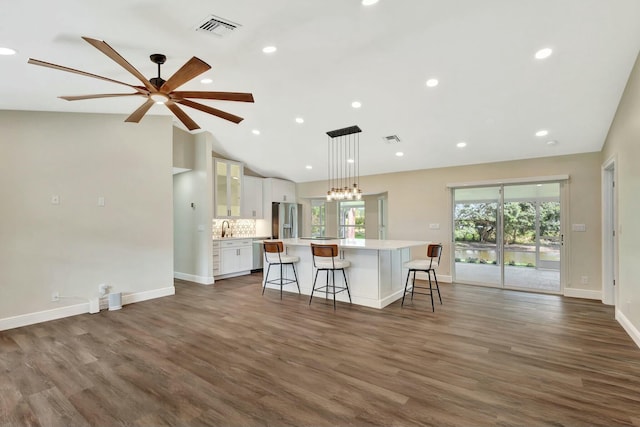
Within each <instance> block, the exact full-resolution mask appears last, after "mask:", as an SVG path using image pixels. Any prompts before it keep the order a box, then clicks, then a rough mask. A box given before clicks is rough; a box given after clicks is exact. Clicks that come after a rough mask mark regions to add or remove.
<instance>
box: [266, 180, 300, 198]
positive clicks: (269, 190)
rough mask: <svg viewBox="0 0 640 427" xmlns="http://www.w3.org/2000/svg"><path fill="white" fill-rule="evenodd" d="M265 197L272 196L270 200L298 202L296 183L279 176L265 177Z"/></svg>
mask: <svg viewBox="0 0 640 427" xmlns="http://www.w3.org/2000/svg"><path fill="white" fill-rule="evenodd" d="M264 181H265V185H264V188H265V193H264V196H265V197H267V196H268V197H270V198H271V200H270V201H269V202H285V203H295V202H296V183H295V182H292V181H287V180H285V179H278V178H265V180H264Z"/></svg>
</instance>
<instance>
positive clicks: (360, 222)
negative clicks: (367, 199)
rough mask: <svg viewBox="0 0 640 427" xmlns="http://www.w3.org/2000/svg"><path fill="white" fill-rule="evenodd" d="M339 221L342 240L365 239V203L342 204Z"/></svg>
mask: <svg viewBox="0 0 640 427" xmlns="http://www.w3.org/2000/svg"><path fill="white" fill-rule="evenodd" d="M338 221H339V224H338V225H339V227H338V228H339V230H338V233H339V237H340V238H341V239H364V201H362V200H358V201H347V202H340V203H339V204H338Z"/></svg>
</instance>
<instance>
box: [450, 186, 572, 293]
mask: <svg viewBox="0 0 640 427" xmlns="http://www.w3.org/2000/svg"><path fill="white" fill-rule="evenodd" d="M453 200H454V203H453V222H454V228H453V229H454V236H453V237H454V244H455V249H456V256H455V263H454V280H456V281H458V282H462V283H474V284H485V285H488V286H500V287H505V288H517V289H530V290H538V291H542V292H560V291H561V283H560V267H561V256H562V250H561V249H562V230H561V220H560V219H561V203H560V183H559V182H549V183H533V184H517V185H516V184H514V185H500V186H493V187H476V188H455V189H454V190H453Z"/></svg>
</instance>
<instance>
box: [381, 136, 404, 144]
mask: <svg viewBox="0 0 640 427" xmlns="http://www.w3.org/2000/svg"><path fill="white" fill-rule="evenodd" d="M382 140H383V141H384V142H386V143H387V144H397V143H398V142H400V138H399V137H398V135H389V136H385V137H383V138H382Z"/></svg>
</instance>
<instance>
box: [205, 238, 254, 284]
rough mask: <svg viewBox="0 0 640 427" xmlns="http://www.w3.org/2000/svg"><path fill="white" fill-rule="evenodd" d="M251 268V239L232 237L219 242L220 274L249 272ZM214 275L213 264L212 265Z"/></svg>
mask: <svg viewBox="0 0 640 427" xmlns="http://www.w3.org/2000/svg"><path fill="white" fill-rule="evenodd" d="M252 268H253V240H252V239H242V240H240V239H237V240H236V239H234V240H223V241H221V242H220V272H219V275H220V276H224V275H232V274H237V273H247V274H248V273H250V272H251V269H252ZM214 276H215V265H214Z"/></svg>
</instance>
